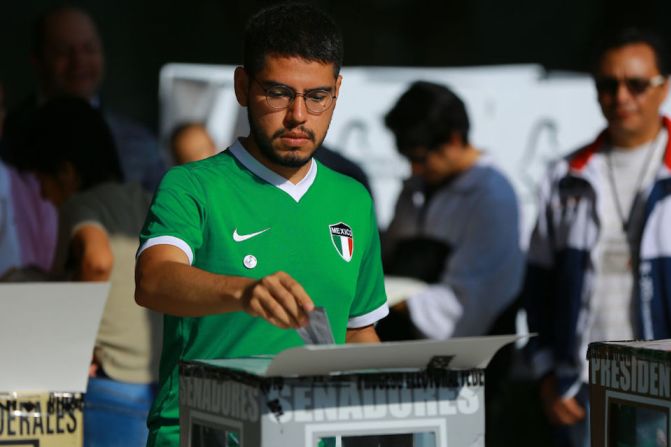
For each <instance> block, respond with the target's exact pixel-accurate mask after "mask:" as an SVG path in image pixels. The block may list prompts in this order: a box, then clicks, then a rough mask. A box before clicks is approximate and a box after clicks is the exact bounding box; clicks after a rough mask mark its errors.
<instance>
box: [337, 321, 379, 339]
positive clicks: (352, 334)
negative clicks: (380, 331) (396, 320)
mask: <svg viewBox="0 0 671 447" xmlns="http://www.w3.org/2000/svg"><path fill="white" fill-rule="evenodd" d="M345 341H346V342H347V343H380V339H379V338H378V336H377V332H375V326H373V325H372V324H371V325H369V326H364V327H361V328H356V329H353V328H350V329H347V333H346V335H345Z"/></svg>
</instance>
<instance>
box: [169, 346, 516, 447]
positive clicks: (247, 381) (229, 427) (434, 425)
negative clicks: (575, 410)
mask: <svg viewBox="0 0 671 447" xmlns="http://www.w3.org/2000/svg"><path fill="white" fill-rule="evenodd" d="M516 338H517V337H516V336H493V337H472V338H462V339H452V340H449V341H409V342H395V343H382V344H362V345H358V344H351V345H310V346H304V347H299V348H293V349H289V350H286V351H284V352H281V353H280V354H278V355H277V356H275V357H270V356H268V357H263V356H262V357H247V358H237V359H222V360H203V361H187V362H182V363H181V364H180V385H179V386H180V390H179V394H180V430H181V441H180V445H181V447H204V446H214V447H217V446H219V447H234V446H236V447H237V446H240V447H271V446H272V447H286V446H292V447H298V446H324V447H327V446H329V447H331V446H332V447H338V446H342V447H348V446H351V447H355V446H356V447H358V446H371V447H373V446H375V447H377V446H378V445H379V446H404V447H412V446H415V447H447V446H449V447H459V446H484V440H485V433H484V430H485V412H484V405H485V399H484V378H485V375H484V368H485V367H486V366H487V363H488V362H489V360H490V359H491V358H492V356H493V355H494V354H495V353H496V351H497V350H498V349H499V348H500V347H501V346H503V345H505V344H506V343H509V342H511V341H514V340H515V339H516Z"/></svg>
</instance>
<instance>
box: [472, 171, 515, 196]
mask: <svg viewBox="0 0 671 447" xmlns="http://www.w3.org/2000/svg"><path fill="white" fill-rule="evenodd" d="M473 171H474V172H473V173H472V175H473V178H474V182H473V184H474V186H475V188H476V189H478V190H479V191H480V193H481V194H482V195H483V196H484V197H491V198H492V199H493V200H502V199H507V200H512V201H517V196H516V194H515V189H514V188H513V185H512V183H511V182H510V180H509V179H508V177H507V176H506V174H504V173H503V171H502V170H501V169H500V168H499V167H498V166H496V165H494V164H492V163H491V162H484V163H481V164H478V165H476V166H475V167H474V168H473Z"/></svg>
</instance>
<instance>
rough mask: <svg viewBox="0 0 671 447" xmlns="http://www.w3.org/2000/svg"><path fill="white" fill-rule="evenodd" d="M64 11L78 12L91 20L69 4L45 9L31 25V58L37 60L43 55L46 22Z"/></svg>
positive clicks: (83, 12)
mask: <svg viewBox="0 0 671 447" xmlns="http://www.w3.org/2000/svg"><path fill="white" fill-rule="evenodd" d="M66 11H74V12H79V13H82V14H84V15H85V16H87V17H89V18H90V19H91V20H93V18H92V17H91V15H90V14H89V13H87V12H86V11H85V10H83V9H81V8H79V7H77V6H74V5H71V4H69V3H61V4H58V5H55V6H53V7H51V8H48V9H46V10H45V11H43V12H42V13H40V15H38V16H37V19H36V20H35V23H34V24H33V33H32V36H31V42H30V43H31V45H30V50H31V52H32V55H33V56H35V57H38V58H39V57H41V56H42V55H43V54H44V46H45V43H46V33H47V22H48V21H49V20H50V19H51V18H52V17H54V16H56V15H58V14H60V13H62V12H66Z"/></svg>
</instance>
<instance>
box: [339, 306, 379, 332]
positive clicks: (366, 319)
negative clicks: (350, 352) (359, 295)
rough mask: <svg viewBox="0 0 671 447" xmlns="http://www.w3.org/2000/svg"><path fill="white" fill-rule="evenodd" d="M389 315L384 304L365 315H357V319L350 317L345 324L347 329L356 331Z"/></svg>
mask: <svg viewBox="0 0 671 447" xmlns="http://www.w3.org/2000/svg"><path fill="white" fill-rule="evenodd" d="M388 314H389V306H388V305H387V303H386V302H385V303H384V304H383V305H382V306H380V307H378V308H377V309H375V310H373V311H372V312H368V313H367V314H363V315H359V316H358V317H352V318H350V319H349V321H348V322H347V328H348V329H358V328H361V327H365V326H370V325H371V324H374V323H376V322H377V321H379V320H381V319H383V318H384V317H386V316H387V315H388Z"/></svg>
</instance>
